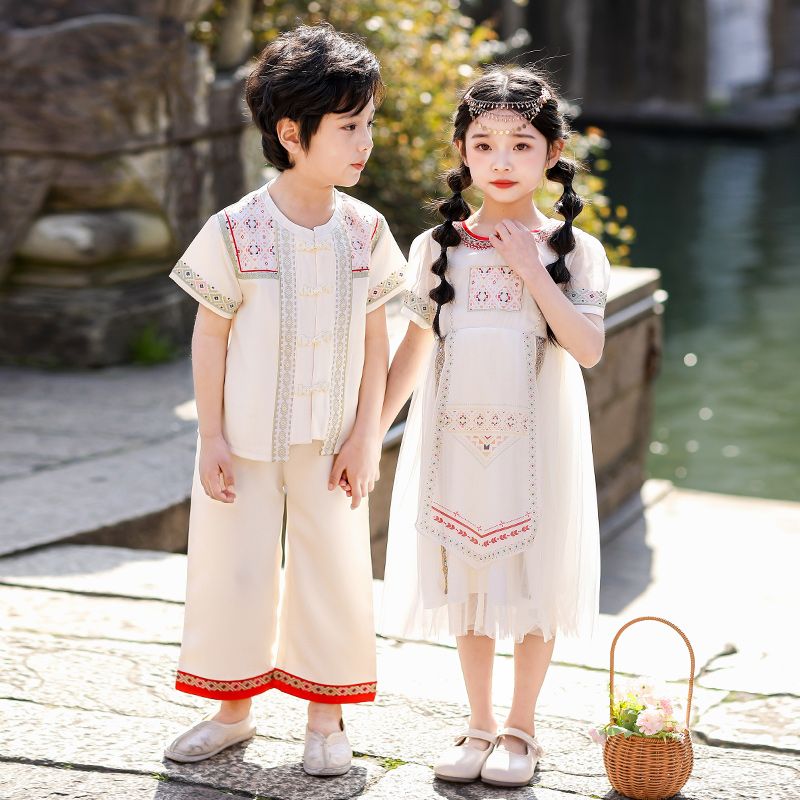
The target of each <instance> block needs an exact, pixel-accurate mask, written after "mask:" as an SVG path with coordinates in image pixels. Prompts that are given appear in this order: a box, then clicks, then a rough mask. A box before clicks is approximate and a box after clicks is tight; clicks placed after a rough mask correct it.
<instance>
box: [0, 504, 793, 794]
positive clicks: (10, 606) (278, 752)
mask: <svg viewBox="0 0 800 800" xmlns="http://www.w3.org/2000/svg"><path fill="white" fill-rule="evenodd" d="M679 494H682V493H677V492H673V493H670V495H668V496H667V498H668V499H669V497H670V496H671V495H676V496H677V495H679ZM678 499H682V498H673V501H672V502H673V505H675V504H676V503H677V502H678ZM690 499H698V500H699V499H700V498H690ZM714 500H718V499H717V498H714ZM725 500H729V498H725ZM666 502H667V500H662V501H661V503H659V504H656V506H655V507H654V508H655V509H658V506H659V505H661V504H664V503H666ZM743 502H745V503H746V502H748V501H743ZM712 505H713V501H712ZM763 510H764V509H760V511H761V512H762V514H761V517H762V519H763V517H764V515H763ZM691 511H692V513H695V511H696V509H691ZM653 512H654V509H651V511H649V512H648V514H650V515H652V514H653ZM662 512H663V513H664V514H667V515H669V514H672V513H674V512H675V509H674V508H673V509H671V510H670V508H669V507H668V506H665V508H664V509H663V510H662ZM717 512H719V509H717V510H716V512H713V513H717ZM796 513H797V512H796V511H795V514H796ZM648 526H649V529H648V532H647V534H646V535H645V537H644V544H643V549H647V551H648V552H650V553H651V557H650V563H651V565H652V566H651V573H652V581H651V583H650V584H649V588H648V589H646V590H645V591H643V592H642V593H641V597H642V598H643V599H642V601H641V602H642V603H643V604H644V606H646V608H645V607H642V608H639V606H638V600H633V601H632V602H630V603H627V604H626V605H625V606H624V607H623V608H622V609H621V611H620V613H604V614H603V618H602V625H601V632H600V633H599V634H598V636H597V637H596V641H594V642H592V643H590V645H589V646H587V647H584V648H583V650H582V651H581V652H580V653H579V654H578V651H577V650H575V649H574V645H573V649H572V650H571V649H570V647H564V646H562V645H563V643H560V644H559V649H558V650H557V654H556V660H555V663H554V664H553V666H552V667H551V669H550V671H549V673H548V676H547V679H546V682H545V686H544V689H543V692H542V697H541V704H540V708H539V716H538V726H539V736H540V739H541V740H542V742H543V744H544V746H545V748H546V751H547V753H546V756H545V758H544V759H543V760H542V762H541V767H540V770H539V772H537V776H536V778H535V780H534V783H533V784H532V785H531V786H530V787H528V788H526V789H524V790H519V791H516V792H505V793H504V792H503V791H501V790H497V789H491V788H489V787H485V786H483V785H481V784H475V785H472V786H466V787H456V786H452V785H448V784H443V783H441V782H439V781H435V780H434V779H433V776H432V771H431V767H430V765H431V763H432V761H433V759H434V757H435V754H436V753H437V752H438V751H439V749H440V748H441V747H442V746H443V745H444V744H446V743H447V742H448V740H449V738H450V737H451V736H452V735H453V733H454V732H455V731H457V730H458V729H459V727H460V726H461V725H462V724H463V720H464V715H465V714H466V712H467V707H466V705H465V697H464V692H463V689H462V688H461V685H460V681H459V677H458V676H459V670H458V658H457V654H456V652H455V650H454V649H453V648H452V647H446V646H437V645H432V644H423V643H413V642H398V641H395V640H389V639H383V638H378V639H377V647H378V654H379V681H380V689H381V691H380V695H379V699H378V700H377V702H376V703H375V704H373V705H359V706H353V707H350V708H348V709H347V712H346V718H347V721H348V726H349V730H350V733H351V738H352V740H353V744H354V747H355V749H356V750H357V752H358V753H359V755H358V758H357V759H356V762H355V764H356V766H355V767H354V769H353V770H352V771H351V773H350V774H349V775H347V776H345V777H342V778H332V779H313V778H309V777H308V776H306V775H305V774H304V773H303V772H302V769H301V768H300V766H299V762H300V757H301V753H302V738H301V737H302V731H303V725H304V704H303V703H302V702H300V701H298V700H296V699H294V698H291V697H288V696H286V695H283V694H280V693H278V692H269V693H267V694H265V695H260V696H259V697H258V698H257V699H256V703H255V708H256V713H257V717H258V721H259V732H258V735H257V736H256V737H255V738H254V739H253V740H252V741H250V742H249V743H246V744H243V745H240V746H237V747H235V748H232V749H231V750H229V751H226V752H224V753H222V754H220V755H219V756H218V757H215V758H214V759H212V760H210V761H207V762H202V763H200V764H197V765H179V764H174V763H172V762H170V761H168V760H166V759H164V758H163V756H162V749H163V745H164V743H165V742H166V741H167V740H169V739H170V737H172V736H174V735H176V734H177V733H178V732H179V731H180V730H181V729H182V728H184V727H186V726H188V725H190V724H192V723H193V722H194V721H196V720H197V719H198V718H199V716H200V713H201V711H203V710H204V709H206V708H209V707H210V706H211V705H212V704H211V703H210V702H209V701H206V700H204V699H202V698H196V697H192V696H189V695H185V694H182V693H179V692H176V691H175V690H174V689H173V688H172V681H173V676H174V668H175V665H176V660H177V654H178V644H179V640H180V631H181V621H182V611H183V609H182V596H183V588H184V575H185V556H183V555H180V554H172V553H163V552H157V551H147V550H133V549H129V548H120V547H105V546H94V545H76V544H55V545H52V546H47V547H43V548H39V549H36V550H32V551H30V552H27V553H23V554H19V555H15V556H5V557H4V558H2V559H0V606H1V607H2V608H3V615H2V619H1V621H0V625H1V626H2V641H3V646H2V651H0V653H1V654H0V659H1V660H2V669H0V720H2V739H0V798H3V799H4V800H22V799H23V798H24V800H32V799H33V798H36V799H37V800H38V798H55V797H59V798H63V797H67V798H93V799H97V800H100V799H102V800H105V798H111V797H114V798H120V797H131V798H141V797H152V798H160V800H165V799H167V798H169V800H173V799H175V798H181V800H184V798H185V799H186V800H188V799H189V798H191V799H192V800H194V798H199V799H200V800H206V799H207V800H212V798H213V799H214V800H216V799H217V798H220V800H221V798H222V797H223V796H230V795H231V794H233V795H235V796H240V797H252V798H255V797H259V798H296V797H298V798H299V797H302V798H306V797H308V798H344V797H364V798H394V797H404V798H405V797H407V798H437V797H445V798H450V797H464V798H495V797H504V796H514V797H519V798H538V799H539V800H550V799H551V798H552V800H555V799H556V798H565V799H566V798H575V800H582V799H583V798H589V797H595V798H596V797H604V798H613V797H616V795H615V794H614V793H613V792H611V791H610V789H609V786H608V784H607V781H606V778H605V775H604V772H603V765H602V758H601V753H600V750H599V749H598V748H597V747H596V746H595V745H593V744H591V742H590V741H589V739H588V737H587V735H586V729H587V727H588V725H589V724H590V723H600V722H603V721H604V719H605V714H606V700H605V696H604V692H605V690H606V685H607V680H608V676H607V672H606V671H605V669H604V668H605V667H606V666H607V665H606V658H607V653H606V652H605V651H606V648H607V646H608V642H609V638H608V636H607V635H606V631H612V629H616V628H617V627H618V626H619V624H620V622H621V621H624V620H625V619H628V618H630V617H631V616H633V615H636V614H638V613H640V612H641V611H645V610H646V611H648V612H649V611H651V610H652V611H654V612H656V613H666V612H665V609H667V604H666V602H665V600H664V598H666V597H668V596H669V597H674V596H675V595H677V596H678V598H679V602H677V603H676V605H675V607H674V608H670V609H669V611H670V612H671V613H670V615H669V616H670V617H671V618H672V619H674V620H675V621H677V622H679V623H681V624H682V625H683V627H684V628H686V629H687V631H688V630H689V629H690V628H691V627H692V625H693V624H695V621H694V620H692V619H691V616H690V614H691V612H692V608H694V611H695V613H696V615H697V616H698V617H703V616H705V613H704V611H703V609H704V606H703V604H702V598H701V597H700V596H699V593H698V594H697V595H694V596H693V597H690V600H691V603H690V605H688V606H686V605H684V607H683V608H681V602H680V598H684V597H685V596H686V595H692V593H691V592H690V591H688V590H687V586H686V585H684V583H683V580H684V579H683V578H681V577H677V580H676V579H674V578H673V576H672V575H669V580H667V581H660V579H659V575H660V570H661V569H668V568H669V567H670V564H671V558H672V556H671V555H670V548H669V547H664V542H662V541H660V537H659V531H658V529H657V528H656V527H654V526H652V525H649V523H648ZM661 533H667V531H662V532H661ZM679 533H680V532H679V531H677V530H675V529H673V530H672V531H671V532H670V535H669V536H668V537H666V538H667V539H668V540H669V541H670V542H674V541H675V538H676V535H677V538H678V542H677V544H678V546H679V547H683V546H684V543H683V542H682V541H680V538H681V537H680V536H679V535H678V534H679ZM629 537H630V540H629V541H627V542H626V539H628V538H629ZM637 537H638V534H637V533H636V532H635V531H633V532H631V531H626V532H625V533H624V534H623V535H622V536H620V537H619V538H618V539H617V540H615V542H613V543H612V545H610V546H609V547H608V548H607V549H606V554H605V555H604V558H605V561H606V573H605V578H604V587H603V607H604V610H606V612H608V611H609V610H610V609H611V608H612V607H613V604H614V602H616V600H615V599H617V598H620V597H622V598H624V597H625V596H626V595H625V591H623V592H622V594H620V593H619V592H618V591H616V590H615V586H616V587H623V589H625V590H627V587H625V578H626V576H627V577H628V578H630V577H631V576H632V575H634V574H635V573H637V571H638V570H639V569H640V567H641V565H642V563H643V562H642V560H641V558H640V557H638V556H636V555H635V551H636V547H637V546H636V545H635V544H633V542H634V540H636V539H637ZM773 543H774V544H778V543H777V542H775V541H773ZM614 549H618V550H620V551H621V552H627V553H629V554H631V553H634V555H631V556H626V557H625V558H624V559H623V560H622V561H621V562H620V560H619V559H617V558H616V555H615V553H614V552H613V551H614ZM673 555H674V554H673ZM701 555H703V554H702V553H701ZM796 556H797V553H796V549H795V550H792V549H791V548H787V555H786V560H792V561H793V562H794V563H797V562H796ZM756 568H758V565H756ZM676 582H677V583H678V586H677V587H675V588H673V584H675V583H676ZM664 584H666V585H664ZM379 591H380V582H378V581H376V594H379ZM648 593H652V597H648ZM659 593H660V594H659ZM784 597H785V599H786V600H787V601H789V602H793V601H794V599H795V596H790V594H789V593H788V592H787V593H786V594H785V595H784ZM719 599H720V602H721V603H722V602H723V601H724V598H719ZM695 601H697V603H696V604H695ZM709 619H710V620H712V619H717V620H718V624H719V626H720V628H721V630H720V633H721V634H722V637H721V638H720V637H719V636H717V637H714V638H708V637H707V636H706V635H704V634H702V633H701V632H700V631H701V630H703V629H704V627H705V626H704V625H701V626H697V625H696V624H695V632H696V633H698V635H699V636H700V637H701V638H699V639H698V638H696V639H695V645H696V649H697V651H698V662H697V670H696V675H697V682H696V696H695V703H694V706H693V707H694V722H693V729H694V733H695V741H696V744H697V746H696V756H697V761H696V766H695V770H694V773H693V776H692V778H691V780H690V782H689V783H688V784H687V787H686V789H685V791H684V794H683V797H685V798H697V800H700V798H703V799H706V798H709V799H710V798H788V797H795V796H800V758H798V756H799V755H800V725H798V718H800V699H798V696H797V695H798V694H800V693H799V692H798V691H797V686H796V671H795V669H794V666H793V661H790V660H789V658H788V652H787V653H783V654H781V653H780V652H779V651H775V650H768V651H767V652H762V650H761V649H759V648H763V647H764V646H765V645H767V644H768V641H767V639H766V638H765V639H763V640H762V639H759V638H758V637H755V638H751V637H750V635H749V634H748V635H746V636H744V637H743V638H742V639H741V642H742V643H743V644H742V647H743V648H744V649H743V650H741V651H739V652H734V650H737V647H736V645H734V644H733V643H732V642H733V641H734V640H736V638H737V637H738V632H739V631H740V630H741V629H742V628H743V627H744V626H743V625H742V623H741V622H740V619H739V618H738V617H737V616H735V615H734V616H733V617H732V618H731V619H730V620H728V621H727V622H726V617H725V616H724V615H720V614H719V609H716V608H712V611H711V614H710V616H709ZM687 623H688V624H687ZM728 623H730V624H728ZM656 627H659V628H660V627H661V626H657V625H656V624H655V623H647V624H642V625H640V626H634V627H633V628H631V629H630V630H629V631H628V632H627V634H630V638H631V639H632V640H633V639H635V645H634V646H632V647H631V646H629V647H628V648H627V649H626V648H624V647H623V643H624V641H625V639H624V637H623V639H621V640H620V648H619V649H618V659H617V664H618V668H619V669H620V670H621V671H622V672H628V671H630V670H631V668H632V667H633V668H635V669H636V670H638V669H639V668H642V667H648V666H653V667H655V669H654V674H656V675H658V676H661V677H663V678H670V677H677V676H678V674H679V673H680V671H681V667H683V670H684V672H686V662H687V661H688V659H687V657H686V654H685V653H681V648H682V647H683V644H682V643H681V642H680V640H678V639H677V637H675V634H674V633H673V632H671V631H669V630H668V629H666V628H665V629H664V631H665V633H666V634H667V637H666V638H659V636H658V635H655V636H654V634H659V635H660V634H661V631H660V630H659V631H656V630H655V628H656ZM639 628H641V631H639V630H638V629H639ZM634 632H635V635H634ZM627 634H626V635H627ZM690 635H694V634H690ZM670 636H671V637H673V638H669V637H670ZM728 636H730V637H733V639H732V640H731V642H729V643H728V645H727V646H726V648H725V649H723V650H721V651H719V652H717V653H715V652H713V650H714V646H716V645H715V642H717V641H722V640H723V639H725V638H726V637H728ZM656 648H660V649H661V652H662V653H665V654H666V656H667V657H666V658H664V659H659V661H658V663H656V662H655V661H653V660H652V658H651V656H652V651H654V650H655V649H656ZM728 652H730V653H731V654H730V655H725V653H728ZM576 658H577V659H582V660H575V659H576ZM512 675H513V662H512V659H511V658H509V657H508V656H507V655H503V654H499V655H498V656H497V658H496V664H495V703H496V705H497V707H498V710H499V713H500V714H502V713H503V709H504V708H507V707H508V705H509V703H510V693H511V680H512ZM673 688H674V693H675V694H676V695H682V694H684V693H685V691H686V682H685V681H682V682H675V683H674V685H673ZM703 742H707V743H708V744H703ZM709 745H710V746H709Z"/></svg>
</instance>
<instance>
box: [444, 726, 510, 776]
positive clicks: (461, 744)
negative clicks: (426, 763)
mask: <svg viewBox="0 0 800 800" xmlns="http://www.w3.org/2000/svg"><path fill="white" fill-rule="evenodd" d="M467 739H482V740H483V741H484V742H488V743H489V746H488V747H487V748H486V749H485V750H479V749H478V748H477V747H470V746H469V745H468V744H467V743H466V742H467ZM496 739H497V736H496V735H495V734H494V733H489V732H488V731H482V730H480V729H478V728H467V730H465V731H464V732H463V733H462V734H461V735H459V736H458V737H457V738H456V743H455V745H454V746H453V747H449V748H448V749H447V750H445V751H444V752H443V753H442V754H441V755H440V756H439V758H438V760H437V761H436V764H435V765H434V768H433V773H434V775H436V777H437V778H441V779H442V780H443V781H452V782H454V783H471V782H472V781H476V780H478V778H479V777H480V774H481V768H482V767H483V764H484V762H485V761H486V759H487V758H488V757H489V754H490V753H491V752H492V748H493V747H494V743H495V740H496Z"/></svg>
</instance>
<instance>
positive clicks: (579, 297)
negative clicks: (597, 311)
mask: <svg viewBox="0 0 800 800" xmlns="http://www.w3.org/2000/svg"><path fill="white" fill-rule="evenodd" d="M564 294H565V295H566V297H567V300H569V301H570V303H572V304H573V305H576V306H597V307H598V308H605V306H606V293H605V292H601V291H599V290H595V289H564Z"/></svg>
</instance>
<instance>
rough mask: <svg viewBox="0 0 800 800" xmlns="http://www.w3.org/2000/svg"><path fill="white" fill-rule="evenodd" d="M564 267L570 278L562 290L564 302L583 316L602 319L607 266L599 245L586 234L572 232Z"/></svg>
mask: <svg viewBox="0 0 800 800" xmlns="http://www.w3.org/2000/svg"><path fill="white" fill-rule="evenodd" d="M567 268H568V269H569V271H570V275H571V276H572V277H571V278H570V280H569V282H568V283H567V284H566V286H565V287H564V294H565V295H566V296H567V299H568V300H569V301H570V302H571V303H572V304H573V305H574V306H575V308H576V310H577V311H580V312H582V313H583V314H597V315H598V316H600V317H602V316H604V314H605V308H606V299H607V297H608V284H609V282H610V280H611V265H610V264H609V263H608V256H606V251H605V249H604V248H603V245H602V243H601V242H600V241H599V240H598V239H595V237H594V236H591V235H589V234H587V233H578V232H576V236H575V249H574V250H573V251H572V258H569V256H568V259H567Z"/></svg>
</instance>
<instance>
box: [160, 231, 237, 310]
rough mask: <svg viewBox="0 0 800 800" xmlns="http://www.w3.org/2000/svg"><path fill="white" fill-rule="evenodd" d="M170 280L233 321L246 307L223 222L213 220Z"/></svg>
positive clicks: (178, 265) (171, 275) (182, 258)
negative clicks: (242, 305) (241, 308)
mask: <svg viewBox="0 0 800 800" xmlns="http://www.w3.org/2000/svg"><path fill="white" fill-rule="evenodd" d="M169 277H170V278H172V280H173V281H175V283H177V284H178V286H180V287H181V289H183V290H184V291H185V292H186V293H187V294H190V295H191V296H192V297H194V299H195V300H197V302H198V303H201V304H202V305H204V306H206V308H209V309H211V310H212V311H213V312H214V313H216V314H219V315H220V316H221V317H225V318H227V319H232V318H233V315H234V314H235V313H236V311H237V309H238V308H239V306H240V305H241V304H242V292H241V288H240V287H239V281H238V279H237V277H236V273H235V270H234V265H233V261H232V260H231V255H230V253H229V252H228V248H227V245H226V243H225V239H224V238H223V232H222V230H221V228H220V222H219V220H218V218H217V216H216V215H214V216H212V217H210V218H209V220H208V221H207V222H206V224H205V225H203V227H202V229H201V230H200V233H198V234H197V236H195V237H194V239H193V240H192V243H191V244H190V245H189V246H188V247H187V248H186V252H185V253H184V254H183V255H182V256H181V257H180V259H179V260H178V263H177V264H176V265H175V266H174V267H173V268H172V272H170V274H169Z"/></svg>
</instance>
